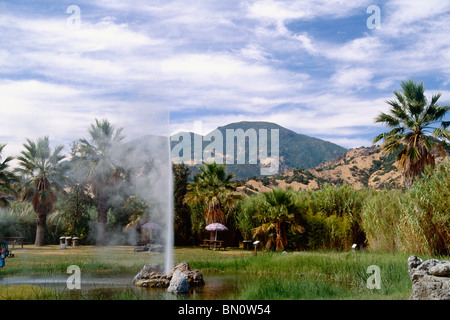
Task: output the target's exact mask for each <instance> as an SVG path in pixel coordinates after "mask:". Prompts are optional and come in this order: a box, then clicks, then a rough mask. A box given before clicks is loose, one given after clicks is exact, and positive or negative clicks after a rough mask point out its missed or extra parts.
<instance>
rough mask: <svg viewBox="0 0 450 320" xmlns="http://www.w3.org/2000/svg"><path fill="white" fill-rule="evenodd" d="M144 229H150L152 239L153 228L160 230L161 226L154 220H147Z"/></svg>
mask: <svg viewBox="0 0 450 320" xmlns="http://www.w3.org/2000/svg"><path fill="white" fill-rule="evenodd" d="M141 228H142V229H147V230H150V240H151V239H152V230H159V229H161V226H160V225H159V224H157V223H154V222H147V223H144V224H143V225H142V226H141Z"/></svg>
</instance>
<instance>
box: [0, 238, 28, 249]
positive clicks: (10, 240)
mask: <svg viewBox="0 0 450 320" xmlns="http://www.w3.org/2000/svg"><path fill="white" fill-rule="evenodd" d="M0 242H7V243H8V244H10V245H12V247H13V248H14V246H15V245H16V244H20V245H21V247H22V249H23V237H0Z"/></svg>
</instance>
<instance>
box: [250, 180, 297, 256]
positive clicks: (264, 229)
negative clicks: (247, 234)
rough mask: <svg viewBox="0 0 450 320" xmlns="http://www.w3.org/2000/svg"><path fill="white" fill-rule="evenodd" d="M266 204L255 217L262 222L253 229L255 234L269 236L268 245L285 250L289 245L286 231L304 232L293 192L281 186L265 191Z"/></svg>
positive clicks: (268, 246)
mask: <svg viewBox="0 0 450 320" xmlns="http://www.w3.org/2000/svg"><path fill="white" fill-rule="evenodd" d="M263 194H264V197H265V200H266V206H265V207H263V208H261V209H260V210H258V213H257V214H256V216H255V218H256V219H258V220H259V221H260V222H261V223H262V224H261V225H260V226H259V227H256V228H255V229H253V235H254V236H258V235H263V236H265V237H266V238H267V243H266V247H267V248H271V247H272V246H273V245H275V247H276V250H277V251H283V250H284V249H285V248H286V247H287V245H288V240H287V234H286V232H287V231H288V230H289V229H290V230H291V232H294V233H296V232H303V227H302V226H300V225H299V224H298V223H297V221H296V219H295V210H296V208H295V204H294V200H293V197H292V193H291V192H290V191H287V190H283V189H281V188H274V189H272V190H271V191H269V192H264V193H263Z"/></svg>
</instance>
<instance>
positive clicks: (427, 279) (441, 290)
mask: <svg viewBox="0 0 450 320" xmlns="http://www.w3.org/2000/svg"><path fill="white" fill-rule="evenodd" d="M408 267H409V269H408V272H409V276H410V279H411V281H412V282H413V285H412V289H413V290H412V293H411V296H410V298H409V299H410V300H450V262H449V261H439V260H436V259H430V260H427V261H422V259H420V258H418V257H416V256H411V257H409V259H408Z"/></svg>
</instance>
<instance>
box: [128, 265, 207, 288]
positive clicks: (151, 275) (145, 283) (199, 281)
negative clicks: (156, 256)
mask: <svg viewBox="0 0 450 320" xmlns="http://www.w3.org/2000/svg"><path fill="white" fill-rule="evenodd" d="M177 271H178V272H182V273H183V275H185V276H186V278H187V283H188V285H190V286H201V285H204V284H205V281H204V280H203V275H202V274H201V272H200V271H198V270H194V269H192V268H191V267H190V266H189V264H188V263H187V262H180V263H179V264H177V265H175V266H174V267H173V268H172V270H171V271H170V272H169V274H167V275H166V274H164V270H163V269H162V268H161V266H159V265H158V264H150V265H148V264H146V265H145V266H144V267H143V268H142V270H141V271H139V273H138V274H137V275H136V276H135V277H134V278H133V284H134V285H136V286H139V287H156V288H167V287H169V286H170V283H171V280H172V278H173V277H174V275H175V273H176V272H177ZM178 278H181V275H179V274H178ZM183 281H184V280H183Z"/></svg>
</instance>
